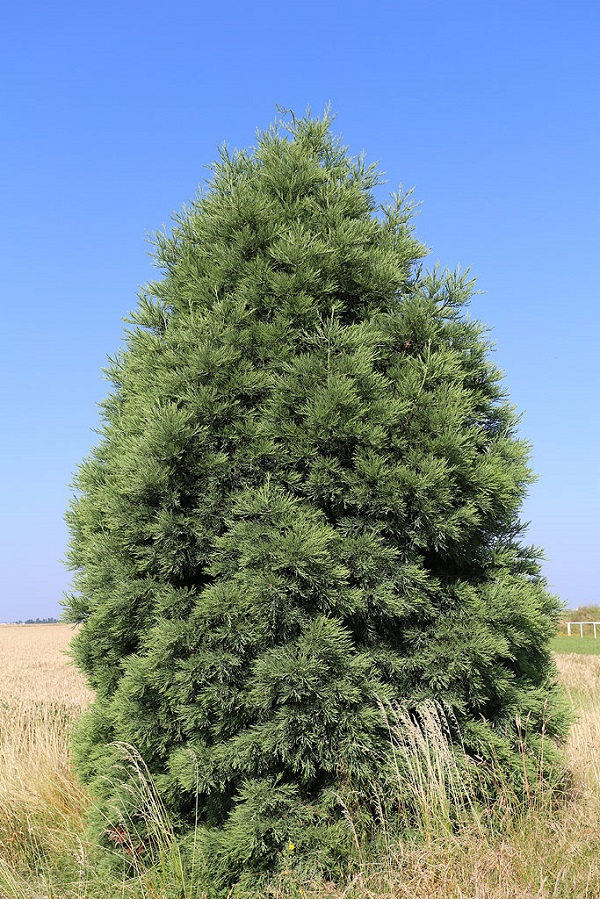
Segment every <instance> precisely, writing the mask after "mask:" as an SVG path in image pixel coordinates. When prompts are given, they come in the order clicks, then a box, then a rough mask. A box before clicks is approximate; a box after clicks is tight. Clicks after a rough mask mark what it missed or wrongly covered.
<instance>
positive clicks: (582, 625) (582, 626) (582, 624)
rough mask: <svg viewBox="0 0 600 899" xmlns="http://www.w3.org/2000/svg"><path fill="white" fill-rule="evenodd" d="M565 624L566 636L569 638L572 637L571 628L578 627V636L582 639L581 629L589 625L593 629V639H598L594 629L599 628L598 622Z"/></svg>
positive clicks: (569, 622) (599, 623)
mask: <svg viewBox="0 0 600 899" xmlns="http://www.w3.org/2000/svg"><path fill="white" fill-rule="evenodd" d="M566 624H567V636H569V637H571V636H573V635H572V634H571V628H572V627H578V628H579V636H580V637H583V628H584V627H587V626H588V625H591V626H592V627H593V628H594V639H597V638H598V634H597V631H596V628H597V627H600V621H567V623H566Z"/></svg>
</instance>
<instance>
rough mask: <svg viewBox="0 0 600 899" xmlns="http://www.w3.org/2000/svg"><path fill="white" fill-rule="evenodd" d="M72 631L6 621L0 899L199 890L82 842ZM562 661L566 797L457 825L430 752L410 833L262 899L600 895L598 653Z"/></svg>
mask: <svg viewBox="0 0 600 899" xmlns="http://www.w3.org/2000/svg"><path fill="white" fill-rule="evenodd" d="M71 634H72V629H71V628H70V627H69V626H67V625H27V626H17V625H11V626H2V627H0V674H1V677H0V899H76V897H77V899H113V897H114V899H117V897H119V899H126V897H127V899H175V897H177V899H202V895H203V894H201V893H200V892H198V889H197V888H195V887H194V884H193V883H191V882H190V881H189V879H186V875H185V874H184V872H183V870H182V868H181V866H179V867H178V866H177V865H171V864H169V865H164V864H162V865H160V866H158V867H155V868H153V869H152V870H148V869H145V870H141V869H140V870H138V871H137V873H136V875H135V876H134V877H132V878H130V879H129V880H127V881H123V882H119V883H115V882H113V881H111V880H107V879H106V878H107V877H108V875H106V874H105V873H102V866H101V865H100V866H98V864H97V860H96V859H95V857H94V854H93V851H92V849H91V847H87V846H86V843H85V839H84V835H83V834H84V818H85V812H86V809H87V808H88V805H89V802H90V800H89V797H88V796H87V795H86V793H85V791H84V790H83V789H82V788H81V787H80V786H78V785H77V782H76V780H75V778H74V776H73V773H72V769H71V765H70V761H69V732H70V729H71V727H72V724H73V721H74V720H75V719H76V717H77V716H78V715H79V713H80V711H81V709H82V708H83V707H84V706H85V705H86V703H87V702H88V701H89V699H90V693H89V692H88V691H87V690H86V688H85V685H84V683H83V681H82V679H81V677H80V675H79V674H78V673H77V672H76V671H75V670H74V669H73V668H72V667H71V666H70V664H69V662H68V659H67V657H66V655H65V650H66V648H67V645H68V642H69V639H70V636H71ZM558 664H559V669H560V674H561V679H562V682H563V684H564V687H565V690H566V692H567V694H568V696H569V698H570V700H571V701H572V703H573V705H574V707H575V709H576V710H577V719H576V721H575V724H574V726H573V728H572V732H571V737H570V741H569V744H568V750H567V753H568V763H569V766H570V769H571V772H572V789H571V794H570V797H569V799H568V800H567V801H566V802H564V803H563V804H561V805H557V804H556V803H555V802H553V801H552V799H551V798H550V797H548V796H545V795H543V794H542V795H541V796H540V795H536V796H535V797H534V798H532V801H531V803H530V804H529V805H528V806H527V807H525V808H524V807H523V806H520V807H512V806H511V803H510V797H509V801H507V804H506V814H505V818H504V821H503V823H502V826H501V827H496V826H494V827H490V826H489V824H488V823H486V820H485V810H483V811H484V814H483V816H482V814H481V812H475V811H473V813H472V814H469V815H467V816H466V817H465V820H464V823H463V825H462V826H461V827H460V828H458V829H456V828H454V829H452V828H448V827H447V826H445V822H444V821H443V820H442V819H441V818H439V815H440V809H441V808H442V805H441V804H440V797H441V796H442V793H443V791H444V785H443V783H442V782H441V781H440V779H439V778H440V770H441V769H440V764H439V762H440V759H441V757H442V756H441V754H438V755H437V756H436V757H435V758H434V757H433V756H428V757H427V760H426V761H427V764H426V765H425V767H424V768H422V770H421V772H420V773H419V777H425V780H422V781H421V784H422V786H424V793H423V796H424V802H425V805H427V803H429V805H428V807H427V808H424V818H423V820H424V822H426V826H425V825H424V826H423V827H422V828H421V831H420V833H419V834H418V835H417V838H416V839H415V840H414V842H412V843H410V844H402V845H398V844H397V843H396V844H394V843H389V844H388V845H387V846H386V847H385V849H384V850H383V851H382V854H381V857H380V858H378V859H373V858H372V857H370V858H369V859H366V858H365V860H364V863H362V864H359V866H358V869H357V871H356V873H355V875H354V878H353V880H352V881H351V882H350V883H348V884H346V885H344V886H343V887H339V886H334V885H332V884H326V883H322V882H320V883H314V882H311V881H308V882H306V881H302V880H299V879H298V878H296V877H294V876H290V877H289V878H288V879H283V880H280V881H279V882H277V883H273V884H271V885H270V886H269V887H266V888H265V891H264V893H263V895H265V896H271V897H274V899H283V897H288V896H289V897H296V899H301V897H302V899H342V897H344V899H600V657H594V656H585V655H570V654H567V655H559V656H558ZM436 751H437V750H436V749H435V747H427V753H430V752H433V754H434V755H435V752H436ZM444 776H445V775H444ZM427 777H429V778H430V779H429V780H428V781H427V780H426V778H427ZM436 778H437V779H436ZM444 795H445V794H444ZM436 816H438V818H436ZM437 825H439V826H437ZM167 831H168V822H165V832H167ZM167 835H168V834H167ZM167 842H168V840H167ZM233 895H235V896H236V897H242V896H243V895H244V894H243V893H240V892H236V893H235V894H232V897H233Z"/></svg>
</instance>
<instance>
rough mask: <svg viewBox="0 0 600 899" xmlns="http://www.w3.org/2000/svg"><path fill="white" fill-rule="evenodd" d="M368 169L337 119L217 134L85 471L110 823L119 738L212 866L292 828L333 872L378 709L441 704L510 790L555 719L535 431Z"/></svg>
mask: <svg viewBox="0 0 600 899" xmlns="http://www.w3.org/2000/svg"><path fill="white" fill-rule="evenodd" d="M379 182H380V175H379V173H378V171H377V170H376V169H375V168H374V167H372V166H367V165H366V164H365V162H364V160H363V159H362V158H352V157H350V156H349V155H348V152H347V150H346V148H344V147H343V146H342V145H341V144H340V142H339V140H338V139H336V138H335V137H334V136H333V135H332V132H331V116H330V115H329V114H325V115H324V116H323V117H322V118H313V117H311V116H310V115H307V116H306V117H304V118H302V119H299V120H297V119H295V118H294V119H293V122H292V125H291V126H289V127H288V126H285V125H284V124H283V123H282V122H278V123H276V124H275V125H274V126H273V127H272V128H271V129H270V130H268V131H267V132H265V133H261V134H259V136H258V140H257V146H256V148H255V149H253V150H251V151H247V152H246V151H242V152H236V153H233V154H230V153H229V152H228V151H227V150H226V149H224V150H223V151H222V152H221V154H220V158H219V160H218V162H217V163H216V164H215V165H214V167H213V175H212V180H211V181H210V183H209V184H208V186H207V188H206V189H205V191H204V192H202V193H201V194H200V195H199V196H198V197H197V198H196V199H195V200H194V202H193V203H192V204H191V205H190V206H189V208H186V209H184V210H183V212H181V214H179V215H178V216H177V217H176V218H175V222H174V227H173V228H172V230H171V232H170V233H160V234H158V235H157V236H156V240H155V249H156V260H157V265H158V267H159V269H160V270H161V271H162V277H161V278H160V280H157V281H156V282H155V283H152V284H150V285H148V286H147V288H146V289H145V290H144V291H143V293H142V294H141V296H140V297H139V303H138V305H137V308H136V310H135V311H134V312H133V313H132V315H131V318H130V320H129V325H130V328H129V330H127V332H126V342H125V348H124V349H123V351H122V352H120V353H118V354H117V355H116V356H115V357H114V358H113V359H112V360H111V361H110V365H109V367H108V369H107V373H108V377H109V379H110V382H111V384H112V389H111V392H110V394H109V396H108V398H107V399H106V400H105V401H104V402H103V404H102V416H103V423H102V429H101V435H100V440H99V443H98V445H97V446H96V448H95V449H94V450H93V451H92V453H91V455H90V456H89V458H87V459H86V460H85V461H84V462H83V463H82V465H81V466H80V468H79V470H78V473H77V475H76V480H75V488H76V494H75V497H74V499H73V502H72V506H71V509H70V512H69V513H68V522H69V526H70V531H71V545H70V551H69V562H70V565H71V567H72V569H73V571H74V572H75V574H74V584H75V592H74V594H73V596H71V597H70V598H69V599H68V601H67V609H66V614H67V616H68V619H69V620H71V621H75V622H81V623H82V627H81V629H80V630H79V632H78V635H77V637H76V639H75V643H74V650H73V652H74V656H75V658H76V661H77V663H78V664H79V666H80V667H81V668H82V669H83V671H84V672H85V673H86V675H87V678H88V680H89V683H90V685H91V686H92V687H93V689H94V690H95V691H96V699H95V702H94V704H93V706H92V707H91V709H90V711H89V712H88V713H87V714H86V715H85V716H84V718H83V720H82V723H81V725H80V727H79V732H78V735H77V738H76V747H75V748H76V760H77V766H78V770H79V773H80V775H81V777H82V778H83V780H84V781H85V782H87V783H88V784H90V785H91V789H92V791H93V794H94V797H95V801H96V812H95V816H96V817H95V822H93V826H94V827H95V828H96V832H97V833H98V834H99V835H100V836H101V837H102V838H103V839H104V841H105V842H108V844H109V845H111V842H110V841H111V839H112V845H113V848H114V843H115V842H116V841H117V840H116V837H115V832H114V831H113V832H112V833H111V829H110V826H109V825H108V824H107V821H109V820H111V815H113V812H114V810H115V809H117V808H119V809H120V810H121V811H120V812H119V815H120V817H119V820H120V821H123V820H125V819H126V815H125V817H124V813H123V803H125V805H126V804H127V801H128V799H127V796H128V795H130V794H127V791H124V790H123V788H122V787H120V786H119V781H118V778H116V779H115V777H112V776H111V775H110V773H109V772H110V771H113V770H115V768H114V765H115V764H116V763H117V762H118V748H116V746H117V744H119V743H121V744H122V743H127V744H130V745H132V746H134V747H135V749H136V751H137V752H139V753H140V756H141V758H143V760H144V764H145V765H146V766H147V770H148V772H149V773H150V774H151V775H152V777H153V779H154V782H155V784H156V786H157V789H158V791H159V794H160V797H161V802H162V803H164V806H165V808H166V809H167V810H168V813H169V814H170V815H171V816H172V818H173V820H174V821H175V822H176V827H177V828H178V833H179V834H180V838H181V841H182V846H187V847H188V849H189V851H190V852H192V851H193V852H196V853H201V854H202V857H203V858H204V860H205V862H204V863H205V866H206V867H207V870H209V872H212V873H211V876H212V877H213V882H214V883H223V884H227V883H230V882H231V881H233V880H236V879H238V878H239V877H241V876H242V874H245V875H248V874H250V875H252V874H258V873H260V872H261V871H264V870H267V869H269V868H273V867H276V866H277V865H282V864H289V855H290V851H291V850H290V848H289V847H290V846H292V847H294V852H295V853H296V856H297V857H299V854H302V855H303V857H305V858H308V857H314V858H317V859H318V860H319V861H320V863H322V864H323V865H325V867H327V866H329V868H330V869H332V870H333V869H334V868H335V865H336V864H340V865H343V864H344V861H343V859H344V858H345V855H344V853H345V852H346V851H347V849H348V846H349V845H350V843H351V842H352V840H353V839H355V837H354V836H353V835H351V834H349V832H348V828H347V827H346V826H345V823H344V814H343V808H344V804H345V803H347V801H348V797H356V796H359V797H364V808H365V809H367V808H368V804H369V799H368V797H369V794H370V793H372V789H371V786H372V784H373V782H374V778H376V776H377V771H378V768H379V767H380V766H381V764H382V762H381V757H382V746H384V745H385V743H386V739H387V730H386V722H385V720H384V716H382V714H381V708H382V706H383V705H388V704H390V703H391V704H394V705H395V706H397V707H399V708H401V709H404V710H405V712H406V714H407V715H409V716H410V715H412V714H413V710H416V709H418V708H419V707H420V705H421V704H423V703H427V702H429V701H440V700H441V701H443V703H444V705H445V707H446V708H447V709H449V710H451V714H452V716H453V720H456V721H457V722H458V726H459V727H460V731H461V735H462V736H461V740H460V741H458V742H459V743H460V746H461V751H466V752H467V753H469V754H470V757H471V759H472V760H473V763H474V764H478V765H480V766H481V769H482V771H483V772H484V773H485V770H486V766H488V765H489V768H490V770H492V769H493V770H496V767H495V766H497V765H498V763H500V764H501V765H502V766H503V768H504V770H505V771H506V772H507V774H508V776H510V777H511V778H512V779H513V780H514V782H515V784H516V785H517V786H518V784H519V783H521V784H523V783H524V782H525V781H527V777H528V764H529V761H528V759H529V757H530V759H531V771H530V774H531V775H533V773H534V772H535V776H537V775H538V773H539V772H538V767H539V759H540V747H541V746H542V743H543V741H544V740H546V741H548V739H549V743H548V745H547V746H546V748H545V749H544V750H543V759H544V772H545V773H544V776H548V775H550V774H551V773H552V771H553V770H554V769H555V763H556V758H557V755H556V753H555V752H553V751H552V741H553V740H554V738H560V736H561V735H562V734H563V732H564V726H565V725H564V715H563V714H562V711H561V704H560V697H559V695H558V693H557V689H556V681H555V670H554V665H553V662H552V658H551V654H550V650H549V639H550V637H551V636H552V635H553V633H554V631H555V626H556V618H557V614H558V603H557V600H556V599H555V597H553V596H552V595H551V594H549V593H548V591H547V589H546V586H545V584H544V581H543V579H542V578H541V576H540V569H539V564H538V561H537V556H536V552H535V551H534V550H532V549H531V548H527V547H524V546H523V545H522V543H521V540H520V534H521V531H522V528H521V525H520V521H519V510H520V506H521V503H522V500H523V497H524V495H525V492H526V490H527V487H528V484H529V483H530V482H531V479H532V475H531V472H530V470H529V467H528V447H527V445H526V444H525V443H524V442H523V441H522V440H521V439H519V438H518V436H517V425H518V417H517V415H516V413H515V411H514V409H513V408H512V407H511V406H510V405H509V404H508V403H507V401H506V398H505V395H504V392H503V388H502V385H501V375H500V373H499V371H498V370H497V369H496V368H495V367H494V365H493V364H492V362H491V361H490V356H489V353H490V343H489V340H488V335H487V330H486V328H485V327H484V326H483V325H482V324H481V323H479V322H478V321H476V320H474V319H472V318H470V317H469V315H468V312H467V311H466V310H467V306H468V304H469V300H470V298H471V296H472V293H473V282H472V280H470V279H469V277H468V275H466V274H464V273H461V272H442V271H440V270H438V269H435V270H434V271H433V272H430V273H426V272H425V271H424V270H423V269H422V266H421V264H420V260H421V259H422V257H423V256H424V255H425V249H424V247H423V246H422V245H421V244H420V243H419V242H418V241H417V240H416V238H415V237H414V234H413V227H412V212H413V208H412V201H411V196H410V194H405V193H400V194H398V195H396V196H393V198H392V200H391V202H390V204H389V205H387V206H385V207H383V208H381V207H379V206H378V205H377V203H376V200H375V197H374V188H375V187H376V186H377V185H378V184H379ZM414 714H417V713H416V712H414ZM524 745H526V746H527V747H528V749H527V752H526V753H524V752H523V746H524ZM528 753H529V754H530V755H528ZM482 780H485V778H483V779H482ZM492 781H493V778H490V783H491V784H492V787H493V783H492ZM344 797H345V798H344ZM133 813H134V810H131V809H129V810H127V815H132V814H133ZM142 825H143V821H142V822H141V823H140V826H139V828H138V831H137V836H136V839H138V840H139V844H138V845H139V849H140V851H143V849H144V836H143V827H142ZM148 839H149V840H150V837H148ZM192 844H193V847H192ZM136 851H137V850H136ZM311 854H312V856H311Z"/></svg>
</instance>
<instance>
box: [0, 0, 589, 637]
mask: <svg viewBox="0 0 600 899" xmlns="http://www.w3.org/2000/svg"><path fill="white" fill-rule="evenodd" d="M599 46H600V7H598V6H597V4H595V3H592V2H591V0H572V2H571V3H569V4H567V3H565V2H561V3H558V2H553V0H545V2H537V0H533V2H529V3H523V2H522V0H521V2H517V0H503V2H496V3H485V2H481V0H473V2H460V0H458V2H453V0H393V2H392V0H390V2H384V0H371V2H369V3H362V2H358V0H343V2H342V0H335V2H331V0H304V2H302V3H285V2H281V0H279V2H269V0H255V2H253V3H246V2H241V0H229V2H228V3H211V4H208V3H203V2H199V0H193V2H192V0H171V2H169V3H155V2H148V0H146V2H143V3H142V2H140V0H128V2H125V3H123V2H120V3H117V2H116V0H104V2H103V3H95V4H94V3H81V2H65V0H55V2H53V3H47V2H44V3H42V2H41V0H37V2H30V0H23V2H22V3H20V4H16V3H13V4H9V5H8V6H6V7H5V9H4V12H3V22H2V29H1V35H0V73H1V75H0V78H1V90H0V96H1V99H0V117H1V118H0V122H1V135H0V138H1V139H0V167H1V172H2V176H1V178H2V191H1V195H0V197H1V199H0V203H1V215H0V232H1V233H0V252H1V253H2V263H1V266H0V296H1V302H2V333H3V339H2V349H1V352H0V366H1V368H2V371H1V375H0V405H1V416H2V417H1V421H2V428H3V434H2V440H1V442H0V454H1V459H0V477H1V495H2V506H3V508H2V513H3V514H2V516H1V523H0V528H1V532H0V621H1V620H12V619H15V618H26V617H37V616H41V617H45V616H47V615H54V614H57V613H58V611H59V601H60V598H61V595H62V592H63V590H64V589H66V587H67V585H68V575H67V573H66V571H65V570H64V569H63V567H62V566H61V564H60V562H59V560H60V558H61V557H62V556H63V553H64V549H65V545H66V540H67V533H66V528H65V526H64V523H63V513H64V509H65V507H66V505H67V502H68V497H69V493H70V491H69V487H68V483H69V480H70V477H71V474H72V472H73V471H74V469H75V467H76V465H77V463H78V462H79V461H80V459H81V458H82V457H83V456H84V455H85V454H86V452H87V451H88V450H89V448H90V446H91V445H92V444H93V443H94V441H95V435H94V434H93V431H92V429H93V428H94V427H95V426H96V425H97V421H98V418H97V407H96V404H97V402H98V401H99V400H100V399H101V398H102V397H103V396H104V394H105V392H106V389H107V385H106V383H105V382H104V381H103V380H102V378H101V368H102V366H103V364H104V363H105V359H106V356H107V355H108V354H111V353H113V352H114V351H115V350H116V348H117V347H118V345H119V341H120V338H121V334H122V329H123V323H122V321H121V318H122V317H123V316H124V315H126V314H127V313H128V311H129V310H130V309H131V308H133V306H134V305H135V301H136V292H137V289H138V286H139V285H141V284H143V283H144V282H145V281H146V280H148V278H150V277H151V276H152V275H153V271H152V268H151V265H150V261H149V258H148V255H147V254H148V244H147V242H146V235H147V234H148V233H149V232H152V231H153V230H155V229H157V228H159V227H160V226H161V225H162V224H163V223H167V222H168V221H169V217H170V214H171V212H172V211H174V210H177V209H178V208H179V207H180V206H181V205H182V204H183V203H184V202H185V201H187V200H189V199H190V198H191V197H192V196H193V195H194V193H195V190H196V187H197V185H198V183H199V182H200V181H202V180H203V179H204V178H205V177H206V174H207V172H206V169H205V168H204V166H205V164H207V163H209V162H211V161H212V160H213V159H214V158H215V156H216V148H217V146H218V145H219V144H221V143H222V142H223V141H227V143H228V144H229V145H230V146H234V147H235V146H238V147H242V146H248V145H251V144H252V143H253V141H254V135H255V129H256V128H257V127H258V128H264V127H266V126H268V125H269V123H270V122H271V121H272V119H273V118H274V117H275V104H276V103H280V104H282V105H284V106H286V107H292V108H294V109H295V110H296V111H298V112H302V111H304V109H305V107H306V106H307V104H310V105H311V107H312V109H313V111H315V112H321V111H322V109H323V108H324V106H325V105H326V103H327V102H328V101H331V104H332V107H333V110H334V111H336V112H337V114H338V118H337V121H336V123H335V127H336V129H337V131H338V132H340V133H341V134H342V135H343V138H344V140H345V142H346V143H347V144H348V145H349V147H350V148H351V150H352V151H354V152H360V151H361V150H363V149H364V150H365V151H366V153H367V157H368V159H369V160H371V161H373V160H379V161H380V164H381V167H382V168H383V170H384V171H385V172H386V174H387V178H388V181H389V190H390V191H391V190H395V189H396V188H397V186H398V184H399V183H400V182H402V183H403V184H405V185H407V186H412V185H414V187H415V193H416V197H417V198H418V199H419V200H421V201H422V203H423V205H422V207H421V211H420V215H419V218H418V221H417V233H418V236H419V237H420V238H421V239H422V240H423V241H424V242H425V243H426V244H427V245H428V246H430V247H431V248H432V252H431V256H430V262H431V263H433V262H435V261H436V260H439V261H440V262H441V263H442V264H444V265H447V266H450V267H453V266H455V265H457V264H460V265H461V266H468V265H471V266H472V268H473V271H474V273H475V274H476V275H477V277H478V279H479V287H480V289H481V290H482V291H484V292H485V293H484V295H482V296H481V297H478V298H477V299H476V301H475V302H474V304H473V307H472V313H473V314H474V315H475V316H476V317H478V318H481V319H483V320H484V321H485V322H487V323H489V324H490V325H491V326H493V328H494V332H493V333H494V339H495V341H496V343H497V351H496V354H495V358H496V361H497V363H498V364H499V365H500V366H501V367H502V368H503V369H504V370H505V371H506V382H505V383H506V387H507V389H508V391H509V393H510V396H511V398H512V401H513V402H514V403H515V405H516V406H517V407H518V408H519V409H520V410H521V411H522V412H523V420H522V434H523V435H524V436H525V437H526V438H527V439H528V440H530V441H531V443H532V444H533V457H532V458H533V465H534V468H535V469H536V471H537V473H538V475H539V480H538V482H537V484H536V485H535V486H534V487H533V488H532V490H531V494H530V497H529V499H528V500H527V502H526V504H525V507H524V510H523V515H524V518H525V519H527V520H530V521H531V526H530V530H529V538H530V541H531V542H534V543H536V544H538V545H540V546H542V547H544V548H545V551H546V555H547V558H548V561H547V563H546V564H545V572H546V575H547V577H548V579H549V581H550V583H551V584H552V585H553V587H554V589H555V590H556V591H557V592H558V593H559V594H560V595H561V596H562V598H563V599H564V600H565V601H566V602H567V603H568V604H570V605H574V606H575V605H579V604H583V603H586V602H593V601H598V602H600V587H599V586H598V578H599V573H598V567H599V566H598V561H597V558H598V555H597V544H598V542H599V536H600V535H599V533H598V530H599V529H598V508H599V507H600V490H599V478H598V467H597V466H598V448H599V437H600V429H599V415H598V413H599V403H598V389H599V387H600V378H599V368H600V365H599V358H600V352H599V350H598V336H599V333H600V327H599V326H600V312H599V304H598V299H599V290H600V288H599V281H600V278H599V275H598V259H599V246H600V240H599V238H600V216H599V210H600V116H599V114H598V109H599V106H600V75H599V66H598V47H599Z"/></svg>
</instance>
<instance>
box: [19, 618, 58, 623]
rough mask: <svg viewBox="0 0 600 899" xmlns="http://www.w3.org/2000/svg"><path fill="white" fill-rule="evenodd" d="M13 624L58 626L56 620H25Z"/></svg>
mask: <svg viewBox="0 0 600 899" xmlns="http://www.w3.org/2000/svg"><path fill="white" fill-rule="evenodd" d="M14 623H15V624H58V623H59V622H58V618H27V619H25V621H15V622H14Z"/></svg>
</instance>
